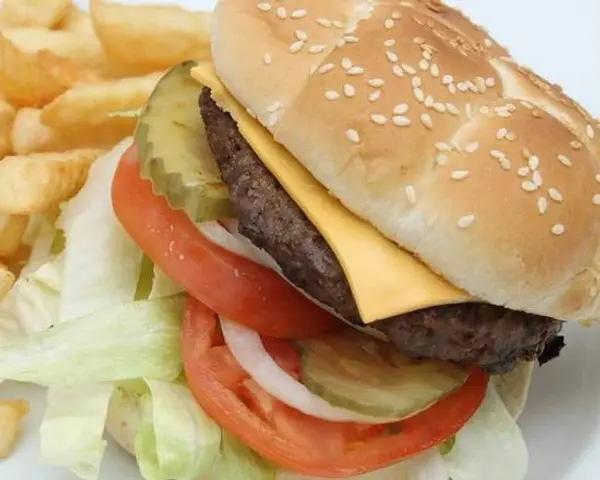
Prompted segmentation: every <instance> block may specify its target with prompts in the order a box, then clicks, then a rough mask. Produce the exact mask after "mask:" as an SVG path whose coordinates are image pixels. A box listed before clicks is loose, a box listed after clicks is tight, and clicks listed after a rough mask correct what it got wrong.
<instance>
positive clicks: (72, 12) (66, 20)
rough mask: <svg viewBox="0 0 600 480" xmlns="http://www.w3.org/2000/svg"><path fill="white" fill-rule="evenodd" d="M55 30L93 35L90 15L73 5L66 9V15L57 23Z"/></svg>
mask: <svg viewBox="0 0 600 480" xmlns="http://www.w3.org/2000/svg"><path fill="white" fill-rule="evenodd" d="M56 29H58V30H63V31H67V32H75V33H84V34H87V35H94V26H93V25H92V19H91V17H90V14H89V13H87V12H84V11H83V10H81V9H79V8H77V7H76V6H75V5H70V6H69V7H68V8H67V13H66V14H65V16H64V17H63V18H62V20H61V21H60V22H58V24H57V25H56Z"/></svg>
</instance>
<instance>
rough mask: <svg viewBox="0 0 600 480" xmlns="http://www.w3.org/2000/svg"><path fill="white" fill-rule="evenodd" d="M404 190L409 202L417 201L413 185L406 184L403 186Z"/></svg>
mask: <svg viewBox="0 0 600 480" xmlns="http://www.w3.org/2000/svg"><path fill="white" fill-rule="evenodd" d="M404 191H405V192H406V198H407V200H408V202H409V203H413V204H414V203H417V191H416V190H415V187H413V186H412V185H407V186H406V187H405V188H404Z"/></svg>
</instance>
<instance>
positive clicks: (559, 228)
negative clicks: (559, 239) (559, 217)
mask: <svg viewBox="0 0 600 480" xmlns="http://www.w3.org/2000/svg"><path fill="white" fill-rule="evenodd" d="M552 233H553V234H554V235H562V234H563V233H565V226H564V225H563V224H562V223H557V224H556V225H554V226H553V227H552Z"/></svg>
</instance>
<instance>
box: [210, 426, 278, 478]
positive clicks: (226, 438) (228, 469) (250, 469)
mask: <svg viewBox="0 0 600 480" xmlns="http://www.w3.org/2000/svg"><path fill="white" fill-rule="evenodd" d="M275 472H276V469H275V467H274V466H273V465H272V464H270V463H269V462H267V461H266V460H264V459H263V458H261V457H260V456H259V455H257V454H256V453H254V452H253V451H252V450H250V449H249V448H248V447H246V446H245V445H244V444H243V443H242V442H240V441H239V440H238V439H237V438H236V437H235V436H234V435H232V434H231V433H229V432H227V431H225V430H224V431H223V440H222V442H221V456H220V457H219V460H218V462H217V464H216V466H215V469H214V473H213V475H212V478H215V479H218V480H240V479H242V478H243V479H244V480H275Z"/></svg>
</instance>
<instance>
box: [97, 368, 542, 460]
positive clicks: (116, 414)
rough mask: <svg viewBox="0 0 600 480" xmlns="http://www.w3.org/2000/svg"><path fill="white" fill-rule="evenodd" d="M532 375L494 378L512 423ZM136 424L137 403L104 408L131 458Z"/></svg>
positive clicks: (525, 371) (116, 402)
mask: <svg viewBox="0 0 600 480" xmlns="http://www.w3.org/2000/svg"><path fill="white" fill-rule="evenodd" d="M532 374H533V362H527V363H522V364H521V365H519V366H518V367H517V368H515V369H514V370H512V371H511V372H509V373H507V374H505V375H499V376H496V377H494V380H493V382H494V385H495V387H496V389H497V391H498V395H500V398H501V399H502V401H503V402H504V404H505V405H506V408H507V409H508V411H509V413H510V414H511V416H512V417H513V418H514V419H515V420H517V419H518V418H519V416H520V415H521V413H522V412H523V409H524V408H525V404H526V403H527V397H528V394H529V387H530V385H531V377H532ZM140 422H141V411H140V408H139V404H138V403H136V402H132V401H125V400H124V399H122V398H121V397H120V396H119V395H115V396H114V397H113V399H112V401H111V402H110V406H109V409H108V417H107V420H106V430H107V432H108V433H109V434H110V435H111V436H112V437H113V438H114V439H115V441H116V442H117V443H118V444H119V445H120V446H121V447H123V448H124V449H125V450H126V451H127V452H129V453H130V454H132V455H135V437H136V435H137V432H138V429H139V426H140Z"/></svg>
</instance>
